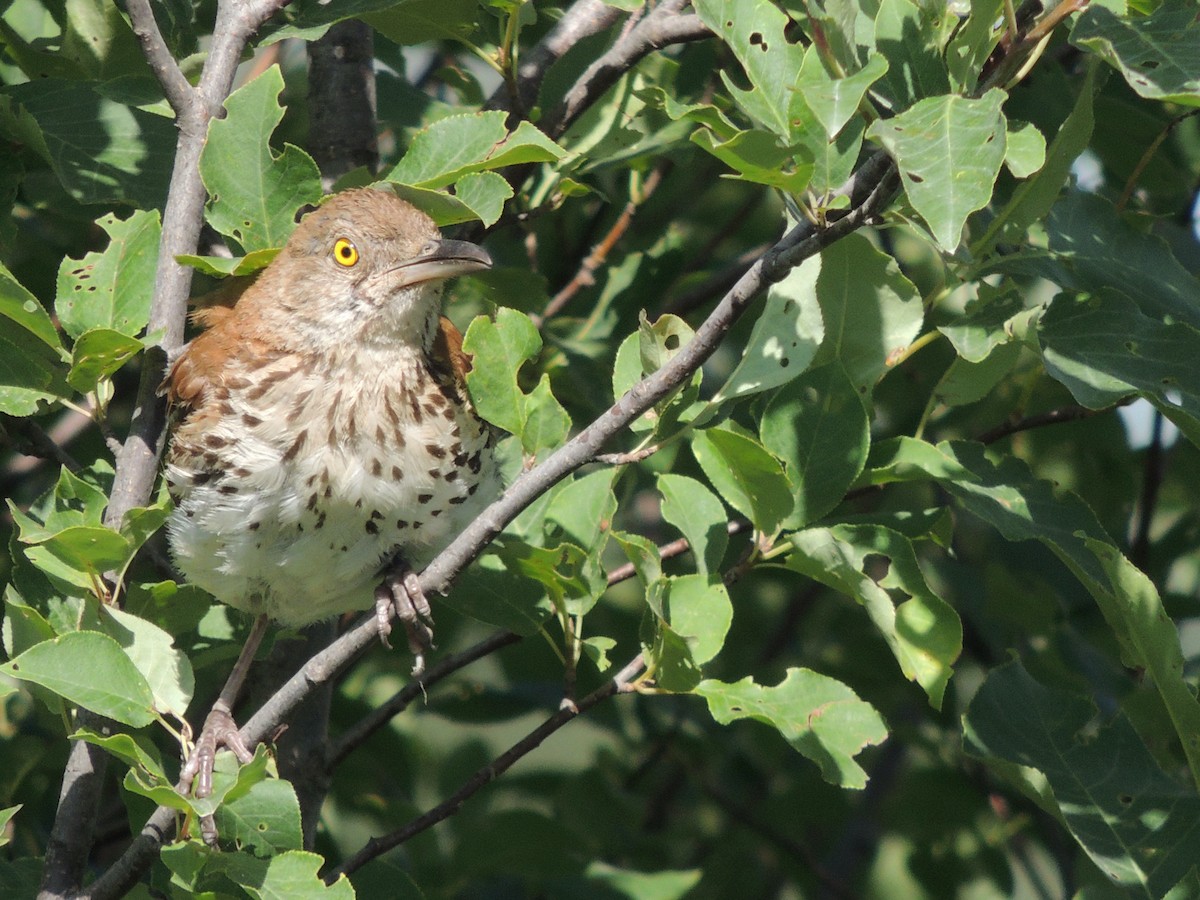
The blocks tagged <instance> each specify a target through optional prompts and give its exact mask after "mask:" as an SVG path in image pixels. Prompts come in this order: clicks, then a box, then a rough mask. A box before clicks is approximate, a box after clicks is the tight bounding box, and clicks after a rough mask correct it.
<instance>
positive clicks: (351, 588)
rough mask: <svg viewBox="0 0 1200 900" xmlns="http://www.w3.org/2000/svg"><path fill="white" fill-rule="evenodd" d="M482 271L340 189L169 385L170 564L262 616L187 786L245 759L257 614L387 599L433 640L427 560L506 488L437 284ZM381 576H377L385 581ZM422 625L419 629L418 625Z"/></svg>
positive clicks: (385, 604)
mask: <svg viewBox="0 0 1200 900" xmlns="http://www.w3.org/2000/svg"><path fill="white" fill-rule="evenodd" d="M490 266H491V259H490V258H489V257H488V255H487V253H486V252H484V251H483V250H482V249H481V248H479V247H477V246H475V245H474V244H469V243H465V242H462V241H450V240H445V239H443V238H442V237H441V235H440V234H439V232H438V230H437V228H436V226H435V225H434V223H433V221H432V220H431V219H430V218H429V217H428V216H426V215H425V214H424V213H422V212H420V211H418V210H417V209H415V208H413V207H412V206H410V205H409V204H408V203H406V202H404V201H403V200H400V199H399V198H397V197H396V196H394V195H393V194H390V193H386V192H384V191H381V190H374V189H358V190H351V191H346V192H344V193H341V194H338V195H336V196H334V197H332V198H330V199H329V200H328V202H326V203H325V204H324V205H322V206H321V207H319V208H318V209H316V210H315V211H313V212H311V213H309V214H308V215H307V216H306V217H305V218H304V219H303V220H302V221H301V222H300V224H299V225H298V226H297V228H296V230H295V232H294V233H293V234H292V236H291V238H290V239H289V240H288V242H287V246H286V247H284V248H283V250H282V251H281V252H280V253H279V255H278V256H277V257H276V258H275V259H274V261H272V263H271V264H270V265H269V266H267V268H266V269H264V270H263V271H262V273H261V274H260V275H259V277H258V278H257V280H256V281H255V282H254V283H253V284H252V285H251V286H250V287H249V288H248V289H246V290H245V292H244V293H242V294H241V295H240V297H238V298H237V299H236V303H234V304H233V305H231V306H215V307H210V308H208V309H205V310H202V311H201V313H200V314H198V317H197V318H198V319H199V320H200V321H201V324H203V325H205V326H206V330H205V331H204V332H202V333H201V334H200V335H199V336H198V337H196V338H195V339H194V340H193V341H192V342H191V343H190V344H189V345H188V346H187V347H186V348H185V349H184V351H183V352H182V354H181V355H180V356H179V357H178V359H176V360H175V361H174V364H173V365H172V366H171V369H170V371H169V373H168V375H167V379H166V382H165V384H164V387H165V390H166V393H167V396H168V399H169V401H170V403H171V405H172V408H173V411H174V412H175V414H176V415H177V416H178V417H179V424H178V426H177V427H176V429H175V432H174V436H173V438H172V441H171V444H170V447H169V449H168V451H167V465H166V476H167V481H168V484H169V486H170V490H171V493H172V495H173V497H174V498H175V503H176V509H175V512H174V514H173V515H172V517H171V520H170V522H169V526H168V528H169V536H170V544H171V550H172V553H173V555H174V559H175V563H176V565H177V566H178V568H179V570H180V572H181V573H182V574H183V575H184V576H185V577H186V578H187V580H188V581H190V582H191V583H192V584H196V585H199V586H200V587H202V588H204V589H205V590H207V591H209V592H210V593H211V594H212V595H213V596H214V597H216V598H217V599H218V600H220V601H222V602H223V603H227V604H229V605H230V606H233V607H235V608H237V609H242V610H246V611H247V612H252V613H257V614H259V618H258V621H257V622H256V624H255V627H254V630H253V631H252V633H251V639H250V640H248V641H247V647H246V649H244V650H243V651H242V656H241V657H240V658H239V660H238V664H237V665H236V666H235V668H234V673H233V674H232V675H231V676H230V681H229V683H228V684H227V685H226V687H225V690H224V691H222V693H221V697H220V699H219V700H218V702H217V704H216V705H215V706H214V708H213V712H212V714H210V716H209V720H208V721H206V723H205V727H204V730H203V733H202V734H201V736H200V738H199V739H198V740H197V745H196V746H197V749H196V751H195V752H194V753H193V754H192V757H191V759H189V761H188V764H187V766H186V767H185V769H184V773H183V781H184V782H185V783H186V784H188V785H191V782H192V780H193V779H195V780H196V793H197V795H199V796H206V795H207V794H208V793H209V792H210V791H211V773H212V760H213V756H214V754H215V752H216V748H217V746H218V745H221V744H224V745H226V746H228V747H229V748H230V749H232V750H233V751H234V752H235V753H236V754H237V755H238V757H239V758H241V759H242V761H243V762H244V761H246V760H247V759H248V758H249V757H250V753H249V750H248V748H246V747H245V746H244V745H243V744H242V742H241V741H240V739H239V738H238V737H237V728H236V726H235V725H234V723H233V719H232V717H231V710H232V706H233V702H234V700H235V699H236V696H237V692H238V690H239V689H240V685H241V681H242V680H244V678H245V673H246V670H247V669H248V668H249V665H250V661H251V660H252V659H253V656H254V651H255V649H256V647H257V644H258V642H259V641H260V640H261V637H262V634H263V632H264V630H265V627H266V621H267V619H268V618H270V619H274V620H275V621H277V622H280V623H283V624H285V625H289V626H299V625H305V624H308V623H311V622H315V621H318V620H320V619H324V618H328V617H330V616H333V615H335V614H338V613H342V612H346V611H349V610H357V609H365V608H368V607H369V606H370V605H371V597H372V588H374V597H375V601H376V608H377V612H378V615H379V623H380V632H381V634H382V635H384V636H386V634H387V633H388V631H390V627H391V626H390V624H389V620H390V618H391V614H392V609H393V608H395V610H396V612H397V613H398V615H399V617H400V619H401V620H402V621H403V622H404V624H405V627H406V630H407V632H408V635H409V643H410V646H412V647H413V650H414V653H416V654H417V668H416V669H415V670H414V671H415V672H419V671H420V667H421V666H422V664H423V659H422V656H421V651H422V650H423V649H424V647H425V646H427V645H428V643H429V639H430V636H431V633H430V631H429V629H428V626H427V625H426V624H425V622H426V621H428V620H429V607H428V604H427V603H426V602H425V599H424V597H423V596H422V594H421V592H420V585H419V583H418V582H417V580H416V577H415V576H414V575H413V574H412V571H411V569H409V568H408V566H409V565H422V564H424V563H426V562H428V561H429V559H430V558H431V557H432V556H433V554H435V553H436V552H437V551H439V550H440V549H441V548H442V547H444V546H445V544H446V543H448V542H449V540H450V538H451V537H453V536H454V535H455V534H456V533H457V532H458V531H459V530H460V529H461V528H462V527H463V525H464V524H465V523H467V522H469V521H470V520H471V519H473V518H474V517H475V516H476V515H477V514H478V512H479V511H480V509H481V508H482V507H483V506H484V505H486V503H488V502H489V501H490V500H491V499H492V498H493V497H494V495H495V494H496V492H497V490H498V486H499V483H498V477H497V473H496V467H495V463H494V460H493V457H492V435H491V431H490V430H489V428H488V426H486V425H485V424H484V423H483V422H482V421H481V420H480V419H479V417H478V416H477V415H476V414H475V411H474V409H473V408H472V406H471V403H470V401H469V399H468V397H467V394H466V391H465V389H464V384H463V379H464V375H465V373H466V371H468V370H469V368H470V362H469V359H468V358H467V357H466V356H465V354H464V353H463V352H462V336H461V335H460V334H459V332H458V331H457V330H456V329H455V327H454V326H453V325H452V324H451V323H450V322H449V320H447V319H445V318H442V317H440V316H439V306H440V303H439V300H440V297H441V288H442V281H443V280H444V279H446V278H449V277H451V276H454V275H461V274H465V273H468V272H475V271H478V270H481V269H486V268H488V267H490ZM376 585H378V586H376ZM423 620H424V621H423Z"/></svg>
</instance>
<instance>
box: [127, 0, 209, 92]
mask: <svg viewBox="0 0 1200 900" xmlns="http://www.w3.org/2000/svg"><path fill="white" fill-rule="evenodd" d="M125 11H126V12H127V13H129V23H130V25H131V26H132V27H133V33H134V35H135V36H136V37H137V39H138V43H140V44H141V45H142V55H143V56H145V57H146V62H148V63H149V64H150V70H151V71H152V72H153V73H154V77H155V78H157V79H158V83H159V85H160V86H161V87H162V89H163V96H165V97H166V98H167V102H168V103H170V104H171V109H173V110H175V115H177V116H183V115H184V113H185V112H187V111H188V110H190V109H191V107H192V106H193V105H194V104H195V103H196V91H195V89H194V88H193V87H192V85H191V84H190V83H189V82H188V80H187V78H186V77H185V76H184V74H183V70H182V69H180V68H179V64H178V63H177V62H175V57H173V56H172V55H171V50H170V48H168V47H167V42H166V41H164V40H163V36H162V32H161V31H159V30H158V23H157V22H156V21H155V20H154V11H153V10H152V9H151V8H150V0H127V2H126V4H125Z"/></svg>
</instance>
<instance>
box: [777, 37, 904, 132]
mask: <svg viewBox="0 0 1200 900" xmlns="http://www.w3.org/2000/svg"><path fill="white" fill-rule="evenodd" d="M887 71H888V61H887V59H886V58H885V57H883V56H881V55H878V54H877V55H874V56H872V57H871V58H870V59H868V60H867V64H866V65H865V66H863V67H862V68H861V69H859V70H858V71H857V72H852V73H851V74H849V75H847V76H845V77H844V78H834V77H832V76H831V75H830V74H829V73H828V72H827V71H826V70H825V64H824V63H823V62H822V61H821V52H820V48H818V47H817V45H816V44H815V43H814V44H811V45H809V48H808V49H807V50H806V51H805V52H804V63H803V64H802V65H801V66H800V76H799V78H798V79H797V80H796V90H797V91H798V92H799V93H800V94H801V95H802V96H803V98H804V102H805V104H807V106H808V108H809V109H810V110H812V113H813V115H814V116H816V117H817V121H819V122H820V123H821V127H822V129H823V130H824V132H825V138H826V139H827V140H832V139H833V138H835V137H837V135H838V134H839V133H840V132H841V130H842V129H843V128H844V127H845V126H846V123H847V122H849V121H850V119H852V118H853V117H854V116H855V115H856V114H857V113H858V107H859V104H860V103H862V100H863V97H864V96H865V95H866V93H867V90H868V88H870V87H871V85H873V84H874V83H875V82H876V81H878V80H879V79H880V78H882V77H883V76H884V75H885V74H886V73H887Z"/></svg>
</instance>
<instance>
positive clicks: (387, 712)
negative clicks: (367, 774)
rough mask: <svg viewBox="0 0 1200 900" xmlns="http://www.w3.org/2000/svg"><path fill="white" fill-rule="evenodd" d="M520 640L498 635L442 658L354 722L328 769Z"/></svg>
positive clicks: (335, 749)
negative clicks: (416, 704) (435, 690)
mask: <svg viewBox="0 0 1200 900" xmlns="http://www.w3.org/2000/svg"><path fill="white" fill-rule="evenodd" d="M521 640H522V637H521V635H519V634H513V633H512V632H511V631H496V632H493V633H492V634H490V635H489V636H488V637H486V638H484V639H483V640H482V641H480V642H479V643H478V644H476V645H475V646H473V647H468V648H467V649H466V650H464V651H462V652H461V653H455V654H453V655H451V656H445V657H442V658H441V659H439V660H438V661H437V662H436V663H435V664H434V665H432V666H430V667H429V668H428V669H426V670H425V672H424V673H423V674H422V675H421V677H420V678H417V679H414V680H413V681H410V682H409V683H408V684H406V685H405V686H404V687H403V688H401V689H400V690H399V691H397V692H396V693H395V694H393V695H392V696H391V697H390V698H388V700H387V701H386V702H385V703H382V704H380V705H379V706H378V707H376V708H375V709H373V710H371V712H370V713H368V714H367V715H365V716H363V717H362V718H361V719H359V720H358V721H357V722H355V723H354V726H353V727H352V728H349V729H347V730H346V733H345V734H343V735H342V736H341V738H339V739H338V740H337V742H336V743H334V745H333V746H332V747H331V748H330V750H329V755H328V758H327V759H326V762H325V767H326V769H327V770H329V771H332V770H333V769H334V768H335V767H336V766H337V765H338V764H339V763H341V761H342V760H344V759H345V758H346V757H347V756H349V755H350V754H351V753H353V752H354V751H355V750H357V749H358V748H359V747H360V746H362V744H363V743H364V742H365V741H366V740H367V738H369V737H370V736H371V735H372V734H374V733H375V732H376V731H378V730H379V729H380V728H382V727H383V726H384V725H386V724H387V723H388V722H389V721H390V720H391V719H392V718H393V717H395V716H398V715H399V714H400V713H402V712H404V710H406V709H407V708H408V705H409V704H410V703H412V702H413V701H414V700H416V699H417V698H419V697H422V696H424V695H425V693H426V691H427V690H428V689H429V688H431V687H433V686H434V685H435V684H437V683H438V682H439V681H441V680H443V679H444V678H446V677H447V676H448V675H452V674H454V673H455V672H457V671H458V670H459V669H462V668H465V667H466V666H468V665H469V664H470V663H473V662H475V661H476V660H478V659H482V658H483V657H485V656H488V655H489V654H491V653H494V652H496V651H497V650H499V649H501V648H502V647H508V646H510V645H511V644H516V643H519V642H520V641H521Z"/></svg>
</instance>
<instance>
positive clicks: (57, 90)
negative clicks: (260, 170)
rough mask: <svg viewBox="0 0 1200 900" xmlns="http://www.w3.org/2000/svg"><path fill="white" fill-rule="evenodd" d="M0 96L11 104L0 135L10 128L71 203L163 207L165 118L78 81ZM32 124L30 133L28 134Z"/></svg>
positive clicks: (168, 160) (168, 161)
mask: <svg viewBox="0 0 1200 900" xmlns="http://www.w3.org/2000/svg"><path fill="white" fill-rule="evenodd" d="M5 92H6V93H7V94H8V96H9V97H10V98H12V100H13V101H15V102H16V105H15V106H14V105H9V106H8V107H7V109H6V110H0V129H3V130H5V131H9V132H10V133H11V131H12V130H14V126H15V130H17V131H18V133H20V134H21V138H22V142H23V143H25V144H26V145H27V146H29V147H30V148H31V149H33V150H35V151H36V152H38V153H39V155H41V156H42V157H43V158H44V159H45V160H46V162H47V163H49V164H50V166H51V168H52V169H53V170H54V174H55V175H56V176H57V177H58V180H59V181H60V182H62V186H63V187H64V188H65V189H66V191H67V193H69V194H70V195H71V196H72V197H73V198H75V199H76V200H78V201H79V202H80V203H107V204H116V203H128V204H130V205H133V206H137V207H140V208H142V209H151V208H161V207H162V205H163V203H164V201H165V200H166V195H167V185H168V183H169V181H170V177H171V165H172V160H173V159H174V156H175V140H176V137H177V136H178V135H177V132H176V128H175V123H174V122H172V121H171V120H170V119H168V118H164V117H163V116H159V115H154V114H153V113H148V112H145V111H143V110H140V109H136V108H133V107H130V106H126V105H125V104H123V103H119V102H117V101H115V100H111V99H109V98H107V97H105V96H104V95H103V94H102V93H101V92H100V91H98V90H95V89H93V88H92V86H90V85H88V84H87V83H85V82H82V81H74V80H64V79H59V78H40V79H38V80H36V81H32V82H29V83H27V84H18V85H13V86H11V87H8V88H6V89H5ZM0 105H5V104H0ZM6 119H7V120H8V121H5V120H6ZM34 122H36V128H37V131H36V133H30V125H32V124H33V123H34Z"/></svg>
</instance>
